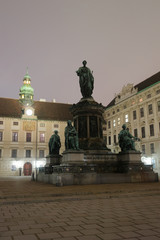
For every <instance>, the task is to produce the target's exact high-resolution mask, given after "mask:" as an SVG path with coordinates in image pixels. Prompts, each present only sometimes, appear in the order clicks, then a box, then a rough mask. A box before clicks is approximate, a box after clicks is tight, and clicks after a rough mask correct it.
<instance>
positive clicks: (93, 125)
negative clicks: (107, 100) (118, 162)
mask: <svg viewBox="0 0 160 240" xmlns="http://www.w3.org/2000/svg"><path fill="white" fill-rule="evenodd" d="M71 113H72V114H73V119H74V126H75V128H76V130H77V132H78V139H79V147H80V148H81V149H83V150H89V149H90V150H103V149H105V150H107V147H106V144H105V142H104V140H103V131H102V124H103V113H104V107H103V106H102V104H99V103H97V102H96V101H95V100H94V99H93V98H92V97H90V98H82V99H81V100H80V101H79V102H78V103H77V104H73V106H72V108H71ZM108 151H109V149H108Z"/></svg>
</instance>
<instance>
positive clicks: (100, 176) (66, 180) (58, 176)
mask: <svg viewBox="0 0 160 240" xmlns="http://www.w3.org/2000/svg"><path fill="white" fill-rule="evenodd" d="M37 180H38V181H42V182H46V183H51V184H54V185H56V186H68V185H87V184H106V183H142V182H157V181H158V174H156V173H154V172H137V173H96V172H90V173H80V172H79V173H78V172H77V173H74V174H73V173H67V172H65V173H52V174H45V173H40V174H38V177H37Z"/></svg>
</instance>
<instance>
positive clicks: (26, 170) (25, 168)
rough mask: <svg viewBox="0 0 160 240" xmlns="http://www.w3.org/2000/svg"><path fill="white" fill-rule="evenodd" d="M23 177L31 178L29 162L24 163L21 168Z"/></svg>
mask: <svg viewBox="0 0 160 240" xmlns="http://www.w3.org/2000/svg"><path fill="white" fill-rule="evenodd" d="M23 173H24V176H31V174H32V164H31V163H30V162H26V163H25V164H24V166H23Z"/></svg>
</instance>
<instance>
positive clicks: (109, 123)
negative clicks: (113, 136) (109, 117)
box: [108, 121, 111, 129]
mask: <svg viewBox="0 0 160 240" xmlns="http://www.w3.org/2000/svg"><path fill="white" fill-rule="evenodd" d="M110 128H111V121H108V129H110Z"/></svg>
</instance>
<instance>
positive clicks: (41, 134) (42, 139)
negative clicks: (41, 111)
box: [39, 133, 45, 142]
mask: <svg viewBox="0 0 160 240" xmlns="http://www.w3.org/2000/svg"><path fill="white" fill-rule="evenodd" d="M39 141H40V142H45V134H44V133H40V135H39Z"/></svg>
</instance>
